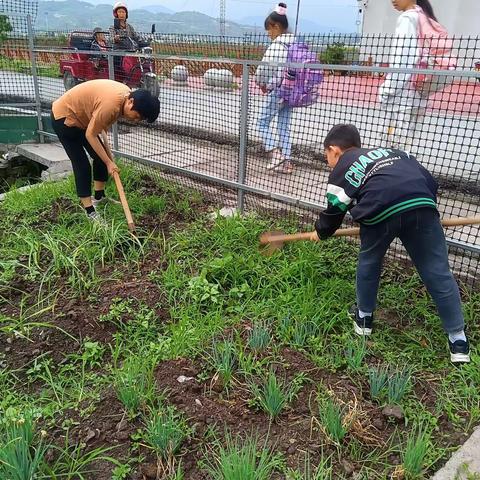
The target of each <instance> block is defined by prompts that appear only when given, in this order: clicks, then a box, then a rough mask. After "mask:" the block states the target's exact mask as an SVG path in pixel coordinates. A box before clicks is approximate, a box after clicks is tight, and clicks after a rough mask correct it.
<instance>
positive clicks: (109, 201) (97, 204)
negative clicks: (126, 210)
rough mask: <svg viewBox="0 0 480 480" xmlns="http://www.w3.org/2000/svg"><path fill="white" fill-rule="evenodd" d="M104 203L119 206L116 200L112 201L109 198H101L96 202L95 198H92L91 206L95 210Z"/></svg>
mask: <svg viewBox="0 0 480 480" xmlns="http://www.w3.org/2000/svg"><path fill="white" fill-rule="evenodd" d="M106 203H114V204H116V205H120V202H119V201H118V200H114V199H113V198H110V197H102V198H101V199H100V200H96V199H95V197H92V205H93V206H94V207H95V208H97V207H98V206H100V207H101V206H102V205H105V204H106Z"/></svg>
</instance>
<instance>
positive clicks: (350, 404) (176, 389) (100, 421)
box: [0, 177, 464, 480]
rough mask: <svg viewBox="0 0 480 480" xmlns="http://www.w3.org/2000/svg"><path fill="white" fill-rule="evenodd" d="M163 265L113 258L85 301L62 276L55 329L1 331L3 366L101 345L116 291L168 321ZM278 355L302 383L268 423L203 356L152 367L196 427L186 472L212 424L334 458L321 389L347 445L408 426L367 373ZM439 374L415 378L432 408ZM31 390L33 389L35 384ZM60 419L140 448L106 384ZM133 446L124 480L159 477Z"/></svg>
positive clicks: (47, 317) (100, 478)
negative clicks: (155, 277) (136, 457)
mask: <svg viewBox="0 0 480 480" xmlns="http://www.w3.org/2000/svg"><path fill="white" fill-rule="evenodd" d="M141 189H142V191H141V193H142V195H152V194H157V195H158V194H160V193H161V192H159V191H158V186H157V184H156V183H155V182H154V181H153V180H151V179H149V178H148V177H144V178H143V179H141ZM198 207H199V208H198V209H196V211H195V212H197V213H195V214H196V215H198V210H200V211H206V210H207V209H208V208H209V205H208V204H201V205H199V206H198ZM77 208H78V207H77V206H76V205H75V204H74V202H73V201H71V200H69V199H59V200H58V201H57V202H55V204H54V206H53V207H52V209H51V210H50V211H48V212H45V213H43V214H42V215H40V216H39V219H38V222H39V223H38V226H40V225H44V224H46V223H55V222H57V221H58V219H59V217H60V216H61V215H62V214H64V213H67V212H72V211H75V209H77ZM192 214H193V213H187V214H186V216H184V215H180V214H178V213H172V212H167V213H166V215H164V216H163V217H162V220H161V221H159V218H158V217H157V216H148V215H146V216H144V217H141V218H139V219H138V225H139V226H140V227H141V228H143V229H145V230H149V231H152V230H158V231H162V232H164V234H165V235H167V236H168V234H169V232H170V231H171V229H172V228H181V226H182V224H184V223H185V222H186V221H187V220H188V215H192ZM164 268H165V264H164V261H163V257H162V252H161V251H159V250H156V249H153V250H152V251H151V252H150V253H149V254H148V255H147V256H146V257H145V258H144V259H143V260H142V262H141V263H140V265H138V266H135V267H129V266H126V265H120V266H119V265H115V266H113V265H110V266H107V267H106V268H104V269H99V272H98V274H99V276H101V277H102V279H103V280H104V281H102V282H101V284H100V287H99V289H98V291H97V292H95V295H94V296H90V297H85V298H83V297H75V296H72V295H71V293H70V292H69V290H68V288H67V287H66V284H65V283H64V280H62V279H60V280H59V281H58V284H57V285H56V290H57V291H58V292H59V296H58V298H57V300H56V305H55V308H54V309H53V310H51V311H47V312H46V313H45V314H44V315H43V316H42V318H41V321H42V322H47V323H50V324H52V325H53V326H54V327H55V328H37V329H34V330H33V332H32V334H31V335H30V338H29V339H28V340H27V339H24V338H21V337H20V338H16V337H14V336H7V335H6V334H0V360H2V359H4V361H5V363H6V365H7V366H8V368H9V369H12V370H16V371H20V370H21V369H24V368H25V366H26V365H29V364H30V363H31V362H33V360H34V359H35V358H37V357H38V356H40V355H49V356H50V357H51V358H52V359H53V361H54V362H55V364H58V363H60V362H62V360H63V359H64V358H65V356H66V355H68V354H71V353H77V352H79V348H80V346H81V343H82V339H85V338H87V337H88V338H89V339H90V340H91V341H97V342H100V343H102V344H108V343H110V342H111V341H112V337H113V335H114V334H115V331H116V327H115V326H114V325H113V324H111V323H102V322H99V318H100V316H101V315H103V314H106V313H107V312H108V311H109V308H110V306H111V304H112V302H113V301H114V300H115V299H116V298H118V297H122V298H132V299H135V300H137V301H139V302H142V303H144V304H146V305H147V306H149V307H150V308H152V309H154V310H155V311H156V313H157V316H158V319H159V322H165V323H167V322H169V321H171V320H170V317H169V313H168V308H167V302H166V300H165V293H164V292H163V291H162V288H161V286H159V285H157V284H156V283H154V282H153V281H152V280H150V279H149V276H148V274H149V273H151V272H152V271H155V270H157V271H161V270H162V269H164ZM22 281H23V282H24V283H23V285H21V286H22V290H23V291H24V292H25V291H28V292H30V293H32V294H33V295H32V298H35V296H36V295H35V294H36V293H37V292H38V286H37V285H34V284H28V282H25V281H24V280H22ZM17 286H18V285H17ZM21 296H22V293H21V292H18V291H14V290H12V291H10V293H9V298H10V301H11V304H8V305H5V306H1V307H0V313H1V314H4V315H7V316H14V315H17V316H18V315H19V314H20V307H19V305H18V303H19V300H20V297H21ZM395 320H396V321H398V318H397V319H394V318H391V319H390V318H388V316H387V321H389V322H394V321H395ZM244 333H245V332H243V334H244ZM72 337H73V338H72ZM275 358H276V359H277V361H276V363H275V369H276V373H277V376H278V377H279V378H280V379H284V380H285V381H286V382H287V383H290V382H291V381H292V379H293V378H294V377H295V376H296V375H298V374H299V373H301V372H302V373H304V374H305V375H306V377H307V379H308V380H307V381H306V383H304V384H303V386H302V388H301V390H300V391H299V393H298V395H297V397H296V398H295V399H294V401H293V402H292V404H291V405H290V406H289V407H288V408H287V409H286V410H285V411H284V412H283V413H282V414H281V415H280V416H279V418H277V419H276V420H275V421H273V422H271V421H270V420H269V418H268V416H267V415H266V414H265V413H264V412H262V411H259V410H258V409H257V408H255V407H254V406H252V402H251V400H252V398H251V397H252V396H251V393H250V392H249V390H248V387H247V385H246V384H245V381H244V379H243V378H242V377H241V376H239V377H238V378H236V379H235V381H234V383H233V385H232V387H231V388H230V389H229V391H228V392H227V391H226V390H225V389H223V387H222V385H221V383H220V382H219V380H218V379H217V378H216V377H215V376H214V375H213V372H208V371H206V370H205V368H206V367H205V361H204V360H203V359H199V358H197V359H185V358H180V359H175V360H170V361H165V362H163V363H161V364H160V365H158V366H157V368H156V371H155V378H156V383H157V388H158V391H159V392H166V397H167V399H168V401H169V402H170V403H171V404H173V405H174V406H175V407H176V408H177V409H178V410H179V411H180V412H183V413H184V415H185V417H186V418H187V419H188V423H189V425H190V426H191V427H192V428H193V431H194V434H193V436H192V437H191V438H190V439H189V440H188V441H187V442H186V444H185V445H184V448H183V450H182V454H181V461H182V465H183V468H184V471H185V479H187V480H207V479H208V477H207V475H206V474H205V472H203V471H202V469H201V467H200V466H199V465H198V461H199V460H200V459H201V458H204V456H205V453H206V450H205V449H206V445H208V444H211V437H208V439H207V440H206V435H207V434H209V432H211V431H212V430H213V431H215V434H216V435H217V437H218V438H220V439H222V438H224V435H225V429H226V428H227V429H228V430H229V431H230V433H231V434H232V437H233V438H237V437H240V436H245V435H249V434H252V433H253V434H256V435H258V437H259V439H260V444H261V445H262V441H265V442H266V445H267V446H268V447H271V448H274V449H275V450H276V451H279V452H282V453H283V454H284V455H285V459H286V463H287V465H288V466H290V467H292V468H297V467H301V466H302V465H303V461H304V458H305V454H306V453H310V454H312V458H314V459H318V458H319V456H320V455H321V454H322V452H323V454H326V455H330V454H334V455H335V458H338V457H337V455H338V451H339V450H338V449H337V448H336V447H335V446H334V445H333V444H332V443H331V442H330V441H329V440H328V437H327V436H326V434H325V432H324V431H323V429H322V427H321V426H320V424H319V423H318V422H317V421H316V419H315V417H318V406H317V401H316V398H317V392H318V389H319V387H320V388H322V389H324V390H325V389H326V390H327V391H330V392H332V393H333V394H334V395H335V397H336V398H338V399H339V400H340V401H341V402H342V403H343V404H344V405H345V408H347V409H348V410H349V411H350V412H351V415H352V422H353V423H352V426H351V428H350V432H349V434H348V436H347V438H346V440H345V441H344V443H345V444H347V443H348V442H349V441H351V440H353V439H355V440H357V441H358V442H359V443H360V444H361V445H363V446H364V448H371V449H373V448H375V447H380V448H381V447H385V445H386V444H387V442H388V439H389V438H390V437H391V436H392V434H393V433H394V432H395V430H396V429H400V430H401V429H403V428H404V424H403V421H402V420H400V421H393V420H392V419H390V418H386V417H385V416H384V415H383V414H382V408H381V407H380V406H378V405H377V404H376V403H375V402H373V401H371V399H370V398H369V389H368V386H367V384H366V380H363V383H361V382H360V383H359V381H358V380H357V381H354V380H352V377H351V376H350V375H349V374H348V373H347V372H346V371H345V372H343V371H339V372H336V373H331V372H326V371H324V370H321V369H319V368H317V367H316V366H315V365H314V364H313V363H312V362H311V361H310V360H309V359H308V358H307V357H306V356H305V355H304V354H303V353H301V352H299V351H296V350H293V349H289V348H282V349H281V350H280V352H279V353H276V356H275ZM369 362H372V363H374V362H375V359H373V358H372V359H369ZM100 372H101V369H99V373H100ZM19 375H21V374H20V373H19ZM181 375H184V376H186V377H193V378H192V379H191V380H188V381H186V382H184V383H180V382H179V381H178V380H177V379H178V377H179V376H181ZM356 378H358V376H356ZM437 380H438V379H435V378H432V379H431V380H429V381H426V380H421V381H417V382H416V384H415V394H416V396H417V398H418V399H419V400H421V401H422V402H423V403H424V405H426V407H427V408H428V409H430V410H431V411H432V412H433V411H434V410H435V401H436V385H437V384H438V383H437ZM32 388H35V385H34V386H33V387H32ZM66 420H70V421H73V425H75V426H74V427H73V428H72V429H71V431H70V434H69V440H70V441H71V442H79V443H84V444H85V445H86V448H87V449H93V448H97V447H100V446H101V447H114V449H113V450H112V451H110V452H109V453H108V455H111V456H113V457H115V458H116V459H118V460H120V461H127V460H128V459H129V458H131V456H132V453H131V452H132V448H133V447H134V446H135V445H137V441H136V440H134V439H132V435H133V434H134V433H135V432H137V430H138V429H140V428H142V425H141V422H140V420H139V419H128V418H126V417H125V415H124V409H123V407H122V405H121V404H120V402H119V401H118V400H117V398H116V395H115V392H114V391H113V390H112V388H111V387H107V388H106V389H105V391H104V392H103V394H102V398H100V400H99V401H98V402H97V403H96V404H95V405H94V411H93V413H92V414H91V415H90V416H88V417H87V418H82V417H81V416H80V415H79V413H78V412H77V411H71V412H63V413H62V414H61V415H59V418H57V419H56V424H57V425H59V426H60V425H62V424H63V423H64V421H66ZM439 429H440V432H439V437H440V443H442V444H443V445H445V446H447V445H458V443H459V442H461V441H462V440H463V439H464V435H463V434H459V433H458V429H456V428H454V427H453V426H452V425H451V424H450V423H449V422H448V421H447V419H446V416H441V417H440V419H439ZM64 435H65V432H64V430H63V429H61V428H60V427H58V428H57V429H54V430H53V431H52V430H50V433H49V437H50V438H49V440H51V441H52V442H54V443H55V444H58V445H64V442H65V438H64ZM139 450H140V453H141V454H142V455H143V457H144V458H145V460H144V461H143V463H142V464H141V465H139V466H138V468H137V470H136V472H135V473H133V475H132V476H131V477H130V478H131V479H134V480H142V479H149V478H155V476H154V473H155V472H156V461H155V459H154V457H153V455H152V454H151V453H150V452H149V451H148V450H147V449H146V448H145V447H143V446H140V447H139ZM347 451H348V449H347V448H344V449H342V452H344V454H345V455H347V454H346V453H345V452H347ZM136 453H138V452H136ZM389 462H390V464H391V470H392V472H393V470H394V469H395V465H396V464H398V463H399V462H400V458H399V457H398V456H396V455H393V456H391V457H390V458H389ZM335 465H336V466H335V474H334V478H338V476H339V475H346V476H352V477H353V476H354V474H355V472H358V471H359V470H360V468H361V467H362V465H360V464H358V463H357V462H355V461H354V460H352V459H351V458H348V457H347V456H346V457H344V458H338V462H337V461H336V462H335ZM95 468H96V469H97V472H96V473H95V474H92V475H91V476H90V477H89V478H90V479H91V480H110V479H111V472H112V469H113V467H112V465H111V464H108V463H106V462H98V463H97V464H96V465H95ZM429 473H431V472H429ZM152 475H153V476H152ZM276 478H278V479H280V478H281V477H280V476H277V477H272V480H275V479H276Z"/></svg>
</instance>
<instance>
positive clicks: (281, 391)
mask: <svg viewBox="0 0 480 480" xmlns="http://www.w3.org/2000/svg"><path fill="white" fill-rule="evenodd" d="M301 383H302V382H301V381H292V382H291V384H290V386H288V385H287V384H286V382H285V381H282V380H280V379H279V378H278V377H277V375H276V374H275V372H274V371H273V370H270V371H269V373H268V375H267V376H266V378H265V380H264V382H263V383H261V384H260V385H259V384H257V383H256V382H254V381H250V384H249V388H250V391H251V393H252V395H253V403H254V404H256V405H258V406H259V407H260V408H261V409H262V410H263V411H264V412H266V413H267V414H268V416H269V417H270V419H271V420H274V419H276V418H277V417H278V416H279V415H280V414H281V413H282V411H283V410H284V408H285V407H286V406H287V405H288V403H289V402H290V401H291V400H292V399H293V398H294V396H295V395H296V394H297V392H298V390H299V389H300V387H301Z"/></svg>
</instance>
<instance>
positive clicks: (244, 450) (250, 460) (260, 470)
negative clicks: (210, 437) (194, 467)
mask: <svg viewBox="0 0 480 480" xmlns="http://www.w3.org/2000/svg"><path fill="white" fill-rule="evenodd" d="M212 453H213V455H212V457H213V458H212V459H211V460H210V462H208V463H207V464H206V465H205V470H206V471H207V473H208V475H209V478H211V480H270V478H271V476H272V475H273V473H274V472H275V471H276V470H277V468H279V467H280V465H281V461H280V458H279V457H278V456H276V455H274V454H273V453H272V452H271V451H270V450H269V449H268V448H267V447H266V446H265V445H263V446H261V445H259V442H258V440H257V439H256V438H254V437H248V438H246V439H245V440H242V439H241V438H238V437H237V438H236V439H235V440H233V439H232V437H231V435H229V434H228V435H227V436H226V442H225V446H223V445H218V447H217V450H216V451H213V452H212Z"/></svg>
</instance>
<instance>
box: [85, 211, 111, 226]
mask: <svg viewBox="0 0 480 480" xmlns="http://www.w3.org/2000/svg"><path fill="white" fill-rule="evenodd" d="M87 217H88V219H89V220H90V221H91V222H92V223H95V224H97V225H99V226H102V227H106V226H107V222H106V221H105V219H104V218H103V217H102V216H101V215H100V214H99V213H98V212H96V211H95V212H92V213H87Z"/></svg>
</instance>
